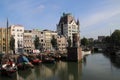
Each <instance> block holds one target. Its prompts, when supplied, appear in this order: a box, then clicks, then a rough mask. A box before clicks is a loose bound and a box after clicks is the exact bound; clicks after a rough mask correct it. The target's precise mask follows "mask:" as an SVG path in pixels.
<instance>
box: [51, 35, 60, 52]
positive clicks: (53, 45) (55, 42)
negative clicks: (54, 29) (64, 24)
mask: <svg viewBox="0 0 120 80" xmlns="http://www.w3.org/2000/svg"><path fill="white" fill-rule="evenodd" d="M51 44H52V47H53V48H54V49H55V50H57V48H58V46H57V39H56V38H55V36H52V39H51Z"/></svg>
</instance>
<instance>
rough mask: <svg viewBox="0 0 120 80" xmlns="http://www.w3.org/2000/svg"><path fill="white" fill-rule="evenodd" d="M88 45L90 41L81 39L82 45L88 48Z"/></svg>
mask: <svg viewBox="0 0 120 80" xmlns="http://www.w3.org/2000/svg"><path fill="white" fill-rule="evenodd" d="M88 44H89V41H88V39H87V38H85V37H84V38H83V39H81V45H83V46H87V45H88Z"/></svg>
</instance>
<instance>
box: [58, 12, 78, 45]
mask: <svg viewBox="0 0 120 80" xmlns="http://www.w3.org/2000/svg"><path fill="white" fill-rule="evenodd" d="M79 27H80V24H79V20H77V21H76V20H75V19H74V17H73V16H72V15H71V14H70V13H67V14H66V13H63V16H61V18H60V21H59V23H58V25H57V32H58V35H63V36H65V38H66V39H69V38H70V39H71V43H72V41H73V39H72V35H73V34H74V33H78V34H79Z"/></svg>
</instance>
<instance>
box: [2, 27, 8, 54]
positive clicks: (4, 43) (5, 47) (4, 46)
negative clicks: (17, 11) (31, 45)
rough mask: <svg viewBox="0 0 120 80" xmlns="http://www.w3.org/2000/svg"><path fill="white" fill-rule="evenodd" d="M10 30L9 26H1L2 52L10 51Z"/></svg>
mask: <svg viewBox="0 0 120 80" xmlns="http://www.w3.org/2000/svg"><path fill="white" fill-rule="evenodd" d="M9 42H10V30H9V29H8V33H7V28H0V53H7V52H8V53H10V45H9Z"/></svg>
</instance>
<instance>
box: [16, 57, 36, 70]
mask: <svg viewBox="0 0 120 80" xmlns="http://www.w3.org/2000/svg"><path fill="white" fill-rule="evenodd" d="M33 67H34V66H33V65H32V63H31V62H30V61H29V60H28V58H27V57H26V56H24V55H20V56H19V57H18V59H17V68H18V70H25V69H27V68H33Z"/></svg>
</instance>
